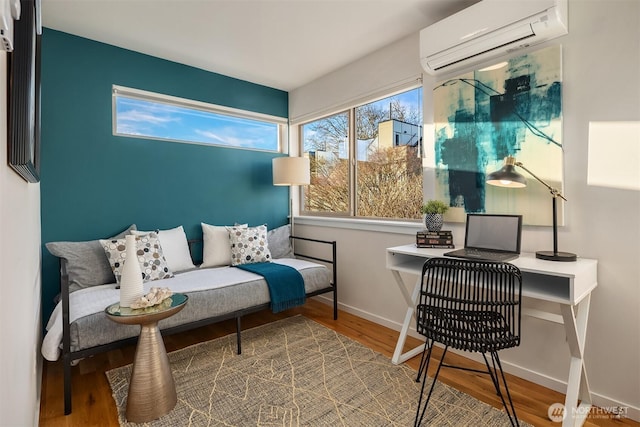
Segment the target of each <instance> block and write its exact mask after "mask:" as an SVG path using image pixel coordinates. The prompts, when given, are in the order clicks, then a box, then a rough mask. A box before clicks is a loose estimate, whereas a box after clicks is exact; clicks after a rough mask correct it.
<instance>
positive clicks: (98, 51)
mask: <svg viewBox="0 0 640 427" xmlns="http://www.w3.org/2000/svg"><path fill="white" fill-rule="evenodd" d="M208 54H210V53H208ZM114 84H115V85H121V86H126V87H130V88H135V89H141V90H146V91H151V92H157V93H162V94H167V95H173V96H178V97H183V98H189V99H195V100H199V101H203V102H209V103H213V104H218V105H224V106H229V107H234V108H240V109H245V110H249V111H255V112H260V113H265V114H270V115H273V116H278V117H287V114H288V93H287V92H283V91H280V90H277V89H273V88H269V87H265V86H260V85H257V84H253V83H249V82H246V81H242V80H238V79H234V78H230V77H227V76H223V75H220V74H216V73H211V72H207V71H204V70H201V69H197V68H193V67H189V66H186V65H183V64H178V63H175V62H170V61H166V60H162V59H159V58H155V57H151V56H148V55H143V54H140V53H137V52H133V51H130V50H126V49H121V48H117V47H114V46H110V45H106V44H103V43H98V42H95V41H91V40H88V39H84V38H81V37H76V36H72V35H69V34H66V33H62V32H59V31H55V30H51V29H45V30H44V34H43V36H42V94H41V97H42V98H41V103H42V104H41V105H42V110H41V111H42V118H41V121H42V124H41V126H42V136H41V141H42V143H41V183H40V191H41V209H42V214H41V216H42V242H43V247H42V301H43V303H42V304H43V319H44V321H46V319H48V317H49V314H50V313H51V311H52V310H53V307H54V303H53V299H54V297H55V296H56V295H57V294H58V293H59V286H60V281H59V277H58V276H59V275H58V261H57V259H56V258H55V257H53V256H52V255H51V254H50V253H49V252H48V251H47V249H46V248H45V247H44V243H46V242H51V241H62V240H64V241H84V240H94V239H98V238H105V237H109V236H111V235H113V234H116V233H118V232H120V231H122V230H123V229H125V228H126V227H128V226H129V225H130V224H133V223H135V224H136V225H137V226H138V228H139V229H142V230H150V229H155V228H159V229H163V228H172V227H176V226H179V225H183V226H184V228H185V231H186V233H187V237H188V238H190V239H192V238H200V237H201V236H202V232H201V228H200V222H206V223H209V224H214V225H226V224H233V223H235V222H239V223H249V224H250V225H257V224H267V225H268V228H270V229H271V228H274V227H277V226H280V225H283V224H286V222H287V214H288V197H287V196H288V189H287V188H286V187H274V186H273V185H272V179H271V159H272V158H273V157H275V156H278V154H276V153H266V152H260V151H251V150H242V149H234V148H224V147H214V146H203V145H196V144H183V143H176V142H166V141H157V140H149V139H137V138H126V137H120V136H118V137H116V136H113V134H112V100H111V89H112V85H114Z"/></svg>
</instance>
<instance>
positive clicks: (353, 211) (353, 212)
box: [295, 79, 425, 222]
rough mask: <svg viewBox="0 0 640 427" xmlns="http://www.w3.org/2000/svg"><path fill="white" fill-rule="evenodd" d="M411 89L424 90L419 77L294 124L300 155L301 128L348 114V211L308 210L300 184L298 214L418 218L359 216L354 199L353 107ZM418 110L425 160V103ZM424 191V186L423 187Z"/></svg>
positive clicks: (385, 219)
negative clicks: (305, 208)
mask: <svg viewBox="0 0 640 427" xmlns="http://www.w3.org/2000/svg"><path fill="white" fill-rule="evenodd" d="M414 89H421V90H422V91H424V87H423V84H422V80H421V79H420V80H418V81H417V82H412V83H411V84H409V85H403V86H401V87H396V88H394V90H393V91H390V92H387V93H384V94H377V95H376V96H371V97H368V98H362V99H358V100H357V101H354V102H353V103H350V104H349V105H348V106H346V107H345V106H343V107H342V108H340V109H339V110H336V111H332V112H330V113H328V112H326V111H324V112H322V113H321V114H318V115H316V116H311V117H307V118H305V120H304V121H302V122H300V123H297V124H296V125H295V130H296V133H297V138H296V139H297V149H298V152H299V153H300V155H303V156H304V155H305V153H306V152H305V151H304V132H303V127H304V126H305V125H308V124H310V123H313V122H315V121H318V120H322V119H324V118H328V117H331V116H335V115H338V114H346V115H347V120H348V123H349V128H348V132H347V137H348V147H349V148H348V149H349V159H348V161H349V182H348V191H349V207H348V211H347V212H328V211H323V212H317V211H309V210H304V205H305V203H304V201H305V193H304V192H305V189H304V188H303V187H302V186H300V188H298V191H297V193H298V194H297V199H298V203H297V204H298V212H299V213H300V215H304V216H309V217H319V218H321V217H325V218H336V219H337V218H344V219H354V220H361V221H363V220H364V221H390V222H407V221H419V219H414V218H385V217H369V216H359V215H357V206H356V198H357V190H358V189H357V173H358V168H357V162H358V161H357V158H356V156H357V151H356V146H357V141H356V132H354V131H353V129H355V127H356V109H357V108H359V107H362V106H364V105H367V104H371V103H374V102H377V101H380V100H382V99H385V98H392V97H394V96H396V95H399V94H401V93H404V92H408V91H411V90H414ZM420 99H421V100H423V99H424V97H423V95H422V92H421V95H420ZM421 109H422V138H423V140H422V142H421V143H419V144H418V153H419V154H418V155H419V156H420V158H421V159H423V161H424V155H425V153H424V143H425V141H424V129H425V125H424V104H422V105H421ZM423 173H424V167H423ZM423 192H424V189H423Z"/></svg>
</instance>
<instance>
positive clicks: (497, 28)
mask: <svg viewBox="0 0 640 427" xmlns="http://www.w3.org/2000/svg"><path fill="white" fill-rule="evenodd" d="M567 33H568V27H567V0H508V1H506V0H483V1H481V2H479V3H476V4H474V5H472V6H470V7H468V8H466V9H464V10H462V11H460V12H458V13H456V14H454V15H451V16H449V17H448V18H445V19H443V20H442V21H439V22H436V23H435V24H433V25H431V26H429V27H427V28H425V29H423V30H422V31H420V62H421V63H422V66H423V68H424V69H425V71H426V72H427V73H429V74H433V75H439V74H445V73H449V72H451V71H456V70H460V69H464V68H469V67H470V66H471V65H475V64H478V63H480V62H485V61H487V60H489V59H492V58H495V57H498V56H500V55H504V54H508V53H510V52H513V51H516V50H519V49H524V48H527V47H529V46H532V45H535V44H538V43H542V42H544V41H547V40H551V39H553V38H555V37H558V36H561V35H563V34H567Z"/></svg>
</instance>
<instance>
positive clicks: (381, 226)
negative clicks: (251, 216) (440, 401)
mask: <svg viewBox="0 0 640 427" xmlns="http://www.w3.org/2000/svg"><path fill="white" fill-rule="evenodd" d="M294 222H295V224H296V225H312V226H316V227H332V228H347V229H350V230H365V231H376V232H381V233H394V234H406V235H411V236H415V235H416V232H418V231H420V230H422V229H424V225H423V224H422V223H421V222H419V221H417V220H416V221H386V220H379V219H363V218H334V217H319V216H296V217H295V218H294Z"/></svg>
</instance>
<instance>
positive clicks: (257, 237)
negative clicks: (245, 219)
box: [229, 225, 271, 265]
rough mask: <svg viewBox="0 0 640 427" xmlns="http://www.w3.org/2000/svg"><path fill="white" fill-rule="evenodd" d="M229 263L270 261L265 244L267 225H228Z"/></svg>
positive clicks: (269, 254)
mask: <svg viewBox="0 0 640 427" xmlns="http://www.w3.org/2000/svg"><path fill="white" fill-rule="evenodd" d="M229 242H230V244H231V265H240V264H252V263H254V262H271V253H270V252H269V247H268V245H267V226H266V225H259V226H258V227H247V228H241V227H230V228H229Z"/></svg>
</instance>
